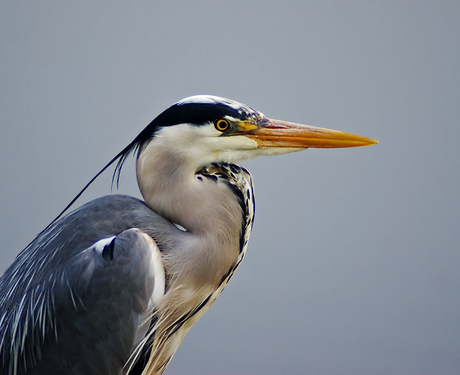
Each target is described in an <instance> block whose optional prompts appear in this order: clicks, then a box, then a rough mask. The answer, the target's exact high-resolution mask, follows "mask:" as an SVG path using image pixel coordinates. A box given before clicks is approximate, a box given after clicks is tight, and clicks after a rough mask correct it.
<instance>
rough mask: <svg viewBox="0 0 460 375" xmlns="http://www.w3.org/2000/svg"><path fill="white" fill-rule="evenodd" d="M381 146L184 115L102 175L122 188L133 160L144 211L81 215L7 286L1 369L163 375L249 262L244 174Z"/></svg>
mask: <svg viewBox="0 0 460 375" xmlns="http://www.w3.org/2000/svg"><path fill="white" fill-rule="evenodd" d="M375 143H377V142H376V141H374V140H372V139H369V138H365V137H361V136H358V135H353V134H349V133H345V132H340V131H336V130H329V129H324V128H317V127H312V126H307V125H300V124H296V123H291V122H287V121H280V120H274V119H270V118H267V117H266V116H265V115H264V114H263V113H261V112H259V111H257V110H255V109H253V108H252V107H249V106H247V105H244V104H241V103H239V102H236V101H233V100H230V99H225V98H221V97H217V96H211V95H197V96H192V97H188V98H185V99H183V100H181V101H179V102H177V103H175V104H173V105H172V106H171V107H169V108H168V109H166V110H165V111H164V112H162V113H161V114H160V115H158V116H157V117H156V118H155V119H154V120H153V121H152V122H151V123H150V124H149V125H148V126H147V127H146V128H145V129H144V130H143V131H141V133H140V134H139V135H138V136H137V137H136V138H135V139H134V140H133V141H132V142H131V143H129V144H128V146H127V147H125V148H124V149H123V150H122V151H121V152H120V153H119V154H118V155H116V156H115V157H114V158H113V159H112V160H111V161H110V162H109V163H108V164H107V165H106V166H105V167H104V168H103V169H102V170H101V171H100V172H99V173H98V174H97V175H96V176H95V177H94V178H93V180H94V179H95V178H96V177H97V176H99V175H100V173H102V172H103V171H104V170H105V169H107V167H108V166H110V165H113V164H114V163H116V164H115V171H114V175H113V179H115V180H116V181H118V179H119V178H120V173H121V169H122V167H123V164H124V162H125V161H126V159H127V157H128V156H129V155H131V154H134V155H135V156H136V174H137V182H138V186H139V189H140V192H141V195H142V197H143V200H141V199H137V198H134V197H130V196H126V195H119V194H112V195H108V196H104V197H101V198H97V199H95V200H93V201H90V202H89V203H86V204H84V205H82V206H81V207H79V208H77V209H75V210H74V211H71V212H70V213H65V211H66V210H67V209H68V207H69V206H70V205H69V206H68V207H66V209H65V210H64V211H63V212H62V213H61V215H59V216H58V218H56V219H55V220H54V221H53V222H51V224H50V225H48V227H46V228H45V229H44V230H43V231H42V232H40V233H39V234H38V235H37V236H36V237H35V239H34V240H33V241H32V242H31V243H30V244H29V245H28V246H27V247H26V248H25V249H24V250H23V251H22V252H20V253H19V255H18V256H17V257H16V259H15V260H14V262H13V263H12V265H11V266H10V267H9V268H8V269H7V270H6V272H5V273H4V274H3V276H2V277H1V279H0V356H1V366H0V371H2V374H12V375H25V374H27V375H32V374H75V375H77V374H78V375H102V374H104V375H107V374H109V375H112V374H117V375H118V374H143V375H147V374H150V375H159V374H162V373H163V372H164V371H165V369H166V367H167V366H168V364H169V362H170V361H171V358H172V357H173V355H174V353H175V352H176V350H177V349H178V347H179V345H180V343H181V342H182V340H183V339H184V337H185V335H186V334H187V332H188V331H189V330H190V328H191V327H192V326H193V325H194V324H195V323H196V322H197V321H198V320H199V319H200V317H201V316H203V314H204V313H205V312H206V311H207V310H208V309H209V307H210V306H211V305H212V304H213V302H214V301H215V300H216V298H217V297H218V296H219V295H220V294H221V292H222V290H223V289H224V288H225V286H226V285H227V283H228V282H229V280H230V279H231V278H232V276H233V274H234V272H235V270H236V269H237V268H238V266H239V265H240V263H241V261H242V260H243V258H244V256H245V253H246V248H247V245H248V240H249V236H250V233H251V229H252V226H253V221H254V189H253V183H252V178H251V174H250V173H249V172H248V171H247V170H246V169H245V168H244V167H242V166H240V165H239V164H237V163H238V162H240V161H243V160H246V159H250V158H254V157H257V156H261V155H279V154H286V153H291V152H294V151H299V150H302V149H306V148H310V147H315V148H340V147H358V146H367V145H372V144H375ZM93 180H91V181H90V183H91V182H92V181H93ZM90 183H89V184H90ZM89 184H88V185H86V186H85V189H86V188H87V187H88V186H89ZM83 190H84V189H83ZM81 193H82V192H80V194H79V195H81ZM79 195H77V197H76V198H78V197H79ZM76 198H75V199H74V200H73V201H72V202H71V204H72V203H74V201H75V200H76Z"/></svg>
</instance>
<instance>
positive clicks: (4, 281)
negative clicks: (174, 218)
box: [0, 196, 182, 375]
mask: <svg viewBox="0 0 460 375" xmlns="http://www.w3.org/2000/svg"><path fill="white" fill-rule="evenodd" d="M130 228H138V229H130ZM145 232H146V233H148V235H146V234H145ZM181 233H182V232H181V231H179V230H177V228H175V226H174V225H172V224H171V223H170V222H168V221H166V220H164V219H163V218H161V217H160V216H159V215H157V214H156V213H154V212H153V211H151V210H150V209H149V208H148V207H147V206H145V204H144V203H143V202H141V201H139V200H137V199H135V198H130V197H125V196H109V197H103V198H100V199H98V200H95V201H93V202H90V203H89V204H87V205H85V206H82V207H81V208H80V209H78V210H76V211H74V212H73V213H71V214H69V215H67V216H66V217H64V218H63V219H61V220H59V221H58V222H56V223H55V224H53V226H52V227H51V228H49V229H48V230H47V231H46V232H45V233H42V234H41V235H40V236H39V237H37V238H36V239H35V240H34V242H32V244H31V245H29V246H28V247H27V248H26V249H25V250H24V251H23V252H22V253H21V254H20V255H19V256H18V257H17V259H16V260H15V262H14V263H13V264H12V266H11V267H10V268H9V269H8V270H7V271H6V272H5V274H4V275H3V276H2V277H1V279H0V340H1V341H0V349H1V356H2V358H1V359H2V361H1V362H2V366H3V373H5V374H15V373H17V374H45V373H46V374H62V373H66V374H88V375H90V374H94V375H96V374H119V373H120V371H121V370H122V368H123V365H124V364H125V363H126V361H127V360H128V358H129V356H130V355H131V353H132V350H133V348H134V346H135V345H136V343H137V341H138V340H139V339H140V338H141V336H142V333H145V331H146V330H147V328H148V324H147V327H146V326H145V324H144V325H142V322H143V320H144V319H145V317H146V315H147V314H148V313H149V312H150V311H151V309H152V308H153V307H154V304H155V298H157V297H158V296H161V295H162V294H163V293H164V286H165V281H164V269H163V265H162V261H161V255H160V251H159V248H158V247H157V243H156V242H155V241H153V240H152V237H153V238H155V237H158V238H160V239H161V238H164V237H170V238H178V240H180V236H181ZM165 234H170V236H167V235H165ZM160 242H161V241H160ZM163 242H164V241H163ZM170 242H171V241H170ZM158 245H159V244H158ZM168 246H174V241H172V243H169V244H168V245H164V244H163V249H162V251H165V252H167V251H168ZM142 327H144V328H142ZM142 329H144V331H142Z"/></svg>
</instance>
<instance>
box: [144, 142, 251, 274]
mask: <svg viewBox="0 0 460 375" xmlns="http://www.w3.org/2000/svg"><path fill="white" fill-rule="evenodd" d="M152 143H153V142H151V143H150V144H149V145H147V147H146V148H145V149H144V150H143V151H142V153H141V154H140V155H139V158H138V161H137V179H138V184H139V188H140V191H141V193H142V195H143V197H144V200H145V202H146V203H147V205H148V206H149V207H150V208H151V209H152V210H154V211H156V212H157V213H159V214H160V215H161V216H163V217H164V218H166V219H168V220H170V221H172V222H173V223H176V224H180V225H181V226H183V227H184V228H185V229H186V230H187V231H188V232H189V233H190V235H191V237H190V238H191V241H192V242H194V244H187V246H193V247H194V251H195V252H196V251H202V252H203V254H202V257H201V261H203V260H205V259H209V261H210V262H215V263H214V264H215V266H218V267H222V269H225V271H224V273H225V272H227V271H228V268H227V267H231V265H232V264H233V263H234V262H235V260H236V258H237V257H238V254H239V250H240V249H239V247H240V244H239V240H240V236H241V228H242V220H243V212H242V209H241V206H240V204H239V201H238V199H237V197H236V196H235V194H234V192H233V191H232V190H231V188H229V186H228V184H226V183H224V181H216V180H215V179H211V178H206V177H203V176H200V175H197V174H196V171H197V169H198V168H199V167H200V165H194V163H193V161H190V159H188V158H186V157H185V156H186V155H181V151H180V150H175V149H171V148H170V147H162V145H161V144H156V145H153V144H152ZM205 263H206V262H204V263H202V265H203V266H204V265H205ZM219 264H220V265H219ZM206 266H209V265H206ZM213 267H214V266H213ZM208 271H210V270H209V269H208ZM219 273H220V272H216V274H219Z"/></svg>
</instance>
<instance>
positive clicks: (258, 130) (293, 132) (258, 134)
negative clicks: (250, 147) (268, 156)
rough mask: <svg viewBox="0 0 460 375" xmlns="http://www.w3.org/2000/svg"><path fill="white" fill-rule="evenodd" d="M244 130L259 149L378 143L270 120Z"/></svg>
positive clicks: (337, 146)
mask: <svg viewBox="0 0 460 375" xmlns="http://www.w3.org/2000/svg"><path fill="white" fill-rule="evenodd" d="M241 130H243V129H241ZM244 130H246V131H245V134H244V135H245V136H246V137H248V138H250V139H252V140H254V141H255V142H257V144H258V145H259V148H265V147H287V148H309V147H314V148H341V147H361V146H370V145H374V144H376V143H378V142H377V141H374V140H373V139H369V138H366V137H361V136H360V135H355V134H350V133H345V132H341V131H338V130H331V129H325V128H317V127H314V126H308V125H300V124H295V123H292V122H287V121H281V120H271V119H269V120H268V121H267V122H265V123H264V124H263V125H262V126H254V125H253V126H252V127H251V128H249V127H248V128H246V129H244Z"/></svg>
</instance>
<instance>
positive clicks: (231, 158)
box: [119, 95, 377, 168]
mask: <svg viewBox="0 0 460 375" xmlns="http://www.w3.org/2000/svg"><path fill="white" fill-rule="evenodd" d="M375 143H377V142H376V141H374V140H372V139H369V138H365V137H361V136H358V135H354V134H349V133H344V132H340V131H336V130H330V129H324V128H317V127H313V126H306V125H300V124H295V123H291V122H286V121H280V120H273V119H269V118H267V117H265V115H264V114H263V113H261V112H259V111H257V110H255V109H253V108H251V107H249V106H247V105H244V104H241V103H238V102H236V101H233V100H230V99H225V98H221V97H217V96H211V95H197V96H191V97H188V98H185V99H183V100H181V101H179V102H177V103H175V104H174V105H172V106H171V107H169V108H168V109H166V110H165V111H164V112H163V113H161V114H160V115H159V116H158V117H156V118H155V119H154V120H153V121H152V122H151V123H150V124H149V125H148V126H147V127H146V128H145V129H144V130H143V131H142V132H141V133H140V134H139V136H138V137H136V139H135V140H134V141H133V142H132V143H131V144H130V146H128V147H127V148H126V149H125V153H124V155H122V158H121V159H120V161H121V162H122V161H124V159H125V157H126V156H127V155H128V154H129V153H130V152H131V151H133V150H138V158H139V159H141V160H142V159H147V158H149V159H150V157H151V156H153V155H155V150H159V149H161V150H162V151H163V153H162V155H163V156H165V154H164V152H167V157H168V158H176V159H177V161H178V162H180V163H184V162H186V163H190V166H191V167H192V168H200V167H202V166H203V165H206V164H209V163H212V162H235V161H239V160H244V159H250V158H254V157H257V156H260V155H277V154H284V153H289V152H294V151H299V150H302V149H306V148H309V147H315V148H338V147H359V146H367V145H372V144H375ZM157 162H159V160H157ZM121 164H122V163H121ZM156 164H158V163H156ZM119 165H120V163H119Z"/></svg>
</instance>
